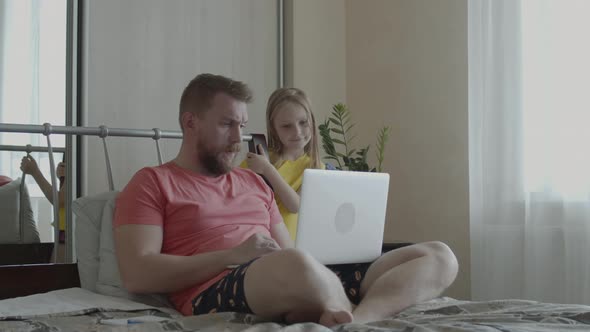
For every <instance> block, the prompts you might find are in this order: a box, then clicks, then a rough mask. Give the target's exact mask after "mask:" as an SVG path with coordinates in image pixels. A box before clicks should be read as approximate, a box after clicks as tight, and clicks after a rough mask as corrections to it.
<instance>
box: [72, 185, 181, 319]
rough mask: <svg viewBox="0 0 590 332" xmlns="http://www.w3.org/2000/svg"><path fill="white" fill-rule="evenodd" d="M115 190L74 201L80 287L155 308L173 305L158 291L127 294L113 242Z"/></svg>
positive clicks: (116, 193)
mask: <svg viewBox="0 0 590 332" xmlns="http://www.w3.org/2000/svg"><path fill="white" fill-rule="evenodd" d="M117 195H118V192H116V191H111V192H106V193H102V194H98V195H95V196H88V197H82V198H79V199H77V200H76V201H74V203H73V205H72V207H73V211H74V213H75V214H76V217H77V218H76V255H77V257H78V272H79V274H80V283H81V285H82V288H86V289H88V290H92V291H95V292H97V293H100V294H103V295H109V296H116V297H123V298H127V299H129V300H132V301H135V302H140V303H144V304H147V305H151V306H156V307H172V306H171V304H170V302H169V301H168V299H167V298H166V296H164V295H161V294H134V293H129V292H128V291H127V290H126V289H125V288H124V287H123V284H122V282H121V277H120V274H119V268H118V265H117V257H116V255H115V246H114V241H113V216H114V210H115V202H116V198H117Z"/></svg>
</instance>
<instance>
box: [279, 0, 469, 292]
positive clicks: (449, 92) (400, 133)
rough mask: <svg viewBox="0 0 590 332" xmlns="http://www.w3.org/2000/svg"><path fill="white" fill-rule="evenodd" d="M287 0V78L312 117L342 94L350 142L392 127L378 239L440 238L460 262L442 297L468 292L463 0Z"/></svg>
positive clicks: (364, 141)
mask: <svg viewBox="0 0 590 332" xmlns="http://www.w3.org/2000/svg"><path fill="white" fill-rule="evenodd" d="M290 5H291V6H294V8H292V10H293V11H292V13H293V14H292V16H291V17H290V19H292V22H288V25H287V31H288V30H289V28H290V27H291V26H292V30H293V31H292V32H291V33H293V36H291V38H292V39H293V40H292V45H291V46H292V47H293V49H292V50H291V51H290V52H287V53H288V54H289V55H290V56H292V57H293V58H292V59H289V60H288V62H287V63H288V64H289V65H290V67H288V70H287V78H289V79H291V83H294V85H296V86H298V87H301V88H303V89H305V90H306V91H307V92H308V93H309V94H310V96H311V97H312V99H313V100H312V101H313V103H314V104H315V105H316V108H315V112H316V115H317V117H318V118H319V119H323V118H324V116H325V114H327V113H328V112H329V110H330V106H331V104H333V103H334V102H336V101H340V100H346V102H347V103H348V105H349V107H350V109H351V112H352V114H353V118H354V119H355V120H356V122H357V130H358V138H357V143H358V145H359V146H360V145H361V144H362V145H366V144H369V143H371V144H374V142H375V138H376V133H377V130H378V128H379V127H380V126H381V125H383V124H389V125H391V127H392V133H391V138H390V141H389V145H388V146H387V151H386V160H385V163H384V168H385V169H384V171H385V172H388V173H390V174H391V185H390V197H389V205H388V211H387V215H388V217H387V226H386V229H385V241H412V242H420V241H429V240H441V241H444V242H446V243H447V244H449V245H450V246H451V247H452V249H453V250H454V251H455V253H456V255H457V257H458V258H459V262H460V265H461V268H460V274H459V276H458V278H457V281H456V282H455V284H454V285H453V286H452V287H451V288H450V289H449V291H448V292H447V293H446V295H448V296H452V297H456V298H461V299H469V298H470V254H469V250H470V249H469V210H468V208H469V201H468V198H469V192H468V188H469V186H468V164H467V159H468V150H467V147H468V145H467V133H468V131H467V130H468V128H467V1H466V0H444V1H429V0H366V1H357V0H347V1H346V2H345V1H339V0H335V1H313V0H297V1H295V2H294V3H291V4H290ZM287 9H289V8H288V7H287ZM287 12H289V11H287ZM288 16H289V15H288ZM342 67H344V68H345V69H344V70H342ZM343 81H345V85H344V88H343V87H342V82H343ZM343 89H344V91H343ZM372 149H374V146H373V148H372ZM370 156H371V158H372V160H373V161H374V150H372V152H371V153H370Z"/></svg>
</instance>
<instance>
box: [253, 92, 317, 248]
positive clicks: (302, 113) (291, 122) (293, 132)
mask: <svg viewBox="0 0 590 332" xmlns="http://www.w3.org/2000/svg"><path fill="white" fill-rule="evenodd" d="M266 128H267V137H268V150H269V156H268V157H267V156H266V155H264V152H263V151H262V147H261V146H258V147H257V148H258V153H259V154H255V153H248V154H247V156H246V163H247V166H248V168H250V169H251V170H253V171H254V172H256V173H258V174H261V175H263V176H264V177H265V178H266V179H267V180H268V181H269V182H270V184H271V185H272V187H273V189H274V192H275V195H276V197H277V204H278V206H279V211H280V212H281V215H282V216H283V220H284V221H285V224H286V225H287V229H288V230H289V234H290V235H291V238H292V239H293V240H295V234H296V232H297V212H298V211H299V189H300V187H301V181H302V180H303V171H304V170H305V169H306V168H320V169H325V165H324V164H323V163H322V162H321V161H320V157H319V151H318V135H317V130H316V123H315V118H314V116H313V113H312V112H311V103H310V102H309V99H308V98H307V96H306V95H305V93H304V92H303V91H301V90H299V89H296V88H281V89H278V90H276V91H275V92H273V94H272V95H271V96H270V98H269V99H268V105H267V107H266Z"/></svg>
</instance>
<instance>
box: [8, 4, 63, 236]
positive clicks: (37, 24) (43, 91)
mask: <svg viewBox="0 0 590 332" xmlns="http://www.w3.org/2000/svg"><path fill="white" fill-rule="evenodd" d="M66 5H67V1H66V0H0V122H3V123H19V124H37V125H38V124H43V123H45V122H49V123H51V124H53V125H61V126H63V125H65V119H66V109H65V105H66V104H65V102H66V94H65V89H66ZM51 142H52V145H53V146H54V147H64V146H65V136H64V135H52V136H51ZM26 144H31V145H36V146H46V144H47V141H46V139H45V137H44V136H43V135H40V134H15V133H0V145H18V146H24V145H26ZM24 155H25V153H24V152H8V151H0V175H5V176H9V177H10V178H12V179H16V178H18V177H21V176H22V172H21V171H20V162H21V159H22V157H23V156H24ZM31 155H32V156H33V157H34V158H35V159H36V160H37V164H38V165H39V168H40V169H41V172H42V173H43V174H44V175H45V178H47V179H49V174H50V170H49V156H48V154H47V153H37V152H34V153H31ZM55 158H56V161H61V159H62V155H61V154H56V155H55ZM26 182H27V186H28V188H29V194H30V196H31V204H32V207H33V212H34V217H35V220H36V221H37V223H38V225H37V226H38V228H39V232H40V235H41V240H42V241H44V242H47V241H52V237H53V231H52V230H51V225H50V222H51V216H52V212H51V205H50V204H49V202H48V201H47V200H46V199H45V197H44V195H43V193H42V192H41V189H40V188H39V187H38V186H37V184H36V183H35V181H34V179H33V177H31V176H28V177H26ZM1 212H2V211H0V213H1ZM0 231H1V230H0Z"/></svg>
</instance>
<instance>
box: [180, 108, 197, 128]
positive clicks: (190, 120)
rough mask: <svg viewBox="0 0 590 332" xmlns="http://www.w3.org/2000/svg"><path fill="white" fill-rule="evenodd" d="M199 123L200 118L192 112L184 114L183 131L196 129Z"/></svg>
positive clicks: (182, 119)
mask: <svg viewBox="0 0 590 332" xmlns="http://www.w3.org/2000/svg"><path fill="white" fill-rule="evenodd" d="M197 121H198V117H197V116H195V114H193V113H191V112H184V113H182V116H181V117H180V122H181V123H182V128H183V129H189V130H190V129H194V128H195V127H196V122H197Z"/></svg>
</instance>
